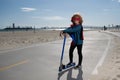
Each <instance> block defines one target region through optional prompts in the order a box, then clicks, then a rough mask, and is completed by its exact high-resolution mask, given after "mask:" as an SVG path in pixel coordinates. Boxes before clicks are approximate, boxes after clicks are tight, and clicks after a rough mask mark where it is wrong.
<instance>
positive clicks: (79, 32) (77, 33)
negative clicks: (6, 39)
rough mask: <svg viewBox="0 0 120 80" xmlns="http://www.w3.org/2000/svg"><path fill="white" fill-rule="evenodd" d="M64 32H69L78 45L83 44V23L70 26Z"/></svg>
mask: <svg viewBox="0 0 120 80" xmlns="http://www.w3.org/2000/svg"><path fill="white" fill-rule="evenodd" d="M63 33H68V34H69V35H70V36H71V38H72V40H73V42H74V43H75V44H76V45H80V44H83V27H82V25H76V26H73V27H69V28H67V29H65V30H63Z"/></svg>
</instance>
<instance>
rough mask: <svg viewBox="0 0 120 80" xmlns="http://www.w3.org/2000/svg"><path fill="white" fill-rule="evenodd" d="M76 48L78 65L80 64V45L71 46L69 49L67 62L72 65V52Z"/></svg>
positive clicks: (81, 57)
mask: <svg viewBox="0 0 120 80" xmlns="http://www.w3.org/2000/svg"><path fill="white" fill-rule="evenodd" d="M76 47H77V52H78V65H81V64H82V59H83V56H82V44H80V45H71V46H70V49H69V60H70V62H71V63H72V62H73V51H74V49H75V48H76Z"/></svg>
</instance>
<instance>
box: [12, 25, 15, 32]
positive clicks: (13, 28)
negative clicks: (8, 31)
mask: <svg viewBox="0 0 120 80" xmlns="http://www.w3.org/2000/svg"><path fill="white" fill-rule="evenodd" d="M12 27H13V30H12V31H13V33H14V30H15V23H13V24H12Z"/></svg>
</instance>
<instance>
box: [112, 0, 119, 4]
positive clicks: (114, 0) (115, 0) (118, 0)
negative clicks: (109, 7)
mask: <svg viewBox="0 0 120 80" xmlns="http://www.w3.org/2000/svg"><path fill="white" fill-rule="evenodd" d="M112 1H117V2H119V3H120V0H112Z"/></svg>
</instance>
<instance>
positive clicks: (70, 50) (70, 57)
mask: <svg viewBox="0 0 120 80" xmlns="http://www.w3.org/2000/svg"><path fill="white" fill-rule="evenodd" d="M75 47H76V45H70V48H69V61H70V63H72V62H73V51H74V49H75Z"/></svg>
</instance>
